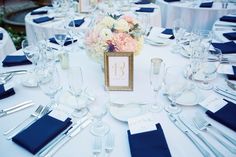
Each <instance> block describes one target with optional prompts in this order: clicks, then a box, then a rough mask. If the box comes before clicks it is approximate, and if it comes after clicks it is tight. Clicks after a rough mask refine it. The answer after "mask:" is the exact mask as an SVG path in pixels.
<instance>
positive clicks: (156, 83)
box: [149, 58, 165, 112]
mask: <svg viewBox="0 0 236 157" xmlns="http://www.w3.org/2000/svg"><path fill="white" fill-rule="evenodd" d="M164 73H165V64H164V62H163V60H162V59H160V58H152V59H151V67H150V85H151V87H152V89H153V91H154V92H155V96H154V100H155V101H154V103H153V104H151V107H150V109H149V110H150V112H160V111H161V110H162V106H161V105H160V104H158V101H157V98H158V92H159V91H160V89H161V87H162V83H163V79H164Z"/></svg>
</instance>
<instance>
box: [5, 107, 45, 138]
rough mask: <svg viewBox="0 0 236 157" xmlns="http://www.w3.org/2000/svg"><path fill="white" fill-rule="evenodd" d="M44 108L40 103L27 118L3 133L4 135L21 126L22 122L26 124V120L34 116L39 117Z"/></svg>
mask: <svg viewBox="0 0 236 157" xmlns="http://www.w3.org/2000/svg"><path fill="white" fill-rule="evenodd" d="M42 110H43V106H42V105H39V106H38V108H37V109H36V110H35V111H34V112H33V113H32V114H31V115H30V116H29V117H27V118H26V119H25V120H23V121H22V122H21V123H19V124H18V125H16V126H15V127H13V128H11V129H9V130H7V131H5V132H4V133H3V135H8V134H9V133H10V132H12V131H14V130H15V129H17V128H18V127H20V126H21V125H22V124H24V123H25V122H26V121H28V120H29V119H30V118H32V117H33V118H34V117H37V116H38V115H39V114H40V113H41V112H42Z"/></svg>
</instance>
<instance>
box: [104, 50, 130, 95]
mask: <svg viewBox="0 0 236 157" xmlns="http://www.w3.org/2000/svg"><path fill="white" fill-rule="evenodd" d="M104 65H105V66H104V70H105V71H104V72H105V85H106V88H107V89H108V90H133V53H132V52H115V53H109V52H108V53H105V55H104Z"/></svg>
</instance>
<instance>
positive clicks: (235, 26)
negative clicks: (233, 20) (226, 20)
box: [215, 24, 236, 28]
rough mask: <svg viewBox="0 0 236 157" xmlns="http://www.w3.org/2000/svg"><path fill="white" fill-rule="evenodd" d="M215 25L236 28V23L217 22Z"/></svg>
mask: <svg viewBox="0 0 236 157" xmlns="http://www.w3.org/2000/svg"><path fill="white" fill-rule="evenodd" d="M215 26H220V27H233V28H236V25H232V24H215Z"/></svg>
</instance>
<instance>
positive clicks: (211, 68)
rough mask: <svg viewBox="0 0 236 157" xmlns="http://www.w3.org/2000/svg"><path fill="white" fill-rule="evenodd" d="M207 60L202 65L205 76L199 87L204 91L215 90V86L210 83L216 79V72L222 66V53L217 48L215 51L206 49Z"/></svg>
mask: <svg viewBox="0 0 236 157" xmlns="http://www.w3.org/2000/svg"><path fill="white" fill-rule="evenodd" d="M205 51H206V58H205V59H204V61H203V63H202V69H203V74H204V80H203V82H202V83H201V84H199V87H200V88H201V89H204V90H210V89H212V88H213V85H212V84H210V83H209V81H210V80H211V79H212V78H214V76H215V75H216V71H217V69H218V67H219V66H220V63H221V59H222V52H221V50H220V49H217V48H215V49H214V50H209V49H207V48H206V49H205Z"/></svg>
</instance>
